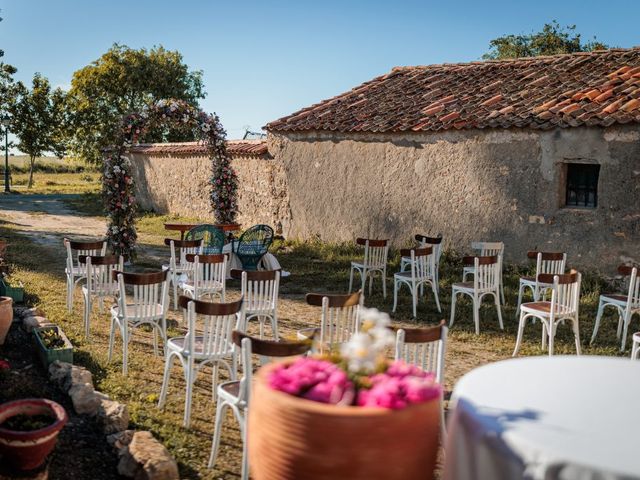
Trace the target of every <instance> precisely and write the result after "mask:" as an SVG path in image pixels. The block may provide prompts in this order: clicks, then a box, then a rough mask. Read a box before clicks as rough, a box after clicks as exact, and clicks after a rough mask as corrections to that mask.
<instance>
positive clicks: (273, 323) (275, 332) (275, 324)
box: [271, 311, 280, 342]
mask: <svg viewBox="0 0 640 480" xmlns="http://www.w3.org/2000/svg"><path fill="white" fill-rule="evenodd" d="M271 330H272V331H273V338H275V340H276V342H277V341H278V339H279V338H280V337H279V335H278V314H277V313H276V312H275V311H274V312H273V314H272V315H271Z"/></svg>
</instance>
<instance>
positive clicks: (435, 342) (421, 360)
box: [395, 320, 449, 445]
mask: <svg viewBox="0 0 640 480" xmlns="http://www.w3.org/2000/svg"><path fill="white" fill-rule="evenodd" d="M448 332H449V329H448V328H447V324H446V322H445V321H444V320H442V321H441V322H440V324H439V325H438V326H436V327H427V328H399V329H397V331H396V350H395V359H396V360H402V361H404V362H406V363H410V364H412V365H415V366H416V367H418V368H420V369H421V370H424V371H425V372H429V373H433V374H434V375H435V377H436V382H438V383H439V384H440V385H442V386H443V390H442V392H443V394H444V366H445V362H444V360H445V355H446V350H447V334H448ZM440 430H441V435H442V438H441V443H442V444H443V445H444V441H445V435H446V431H447V430H446V425H445V422H444V398H441V399H440Z"/></svg>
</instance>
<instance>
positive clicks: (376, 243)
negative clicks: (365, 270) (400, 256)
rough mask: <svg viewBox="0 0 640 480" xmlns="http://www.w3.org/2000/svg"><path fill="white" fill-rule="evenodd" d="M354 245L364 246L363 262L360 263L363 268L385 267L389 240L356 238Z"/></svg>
mask: <svg viewBox="0 0 640 480" xmlns="http://www.w3.org/2000/svg"><path fill="white" fill-rule="evenodd" d="M356 244H358V245H362V246H364V260H363V261H362V263H363V265H364V266H365V267H373V268H384V267H386V265H387V257H388V255H389V240H376V239H372V238H356Z"/></svg>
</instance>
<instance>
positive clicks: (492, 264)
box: [462, 255, 500, 291]
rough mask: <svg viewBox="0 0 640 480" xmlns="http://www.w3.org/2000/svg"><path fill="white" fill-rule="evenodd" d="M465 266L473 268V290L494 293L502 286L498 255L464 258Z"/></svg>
mask: <svg viewBox="0 0 640 480" xmlns="http://www.w3.org/2000/svg"><path fill="white" fill-rule="evenodd" d="M462 263H463V264H464V265H465V266H468V267H470V266H473V267H474V269H475V274H474V275H473V288H474V289H475V290H491V291H494V290H496V289H497V288H499V285H500V260H499V259H498V256H497V255H488V256H479V257H463V258H462Z"/></svg>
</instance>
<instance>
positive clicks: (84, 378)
mask: <svg viewBox="0 0 640 480" xmlns="http://www.w3.org/2000/svg"><path fill="white" fill-rule="evenodd" d="M49 378H50V379H51V381H53V382H55V383H56V384H57V385H58V386H59V387H60V389H61V390H62V391H64V392H68V391H69V390H70V389H71V387H72V386H74V385H76V384H82V385H84V384H89V385H91V388H92V389H93V377H92V376H91V372H90V371H89V370H87V369H86V368H84V367H79V366H77V365H72V364H70V363H66V362H60V361H59V360H56V361H55V362H53V363H52V364H51V365H49Z"/></svg>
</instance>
